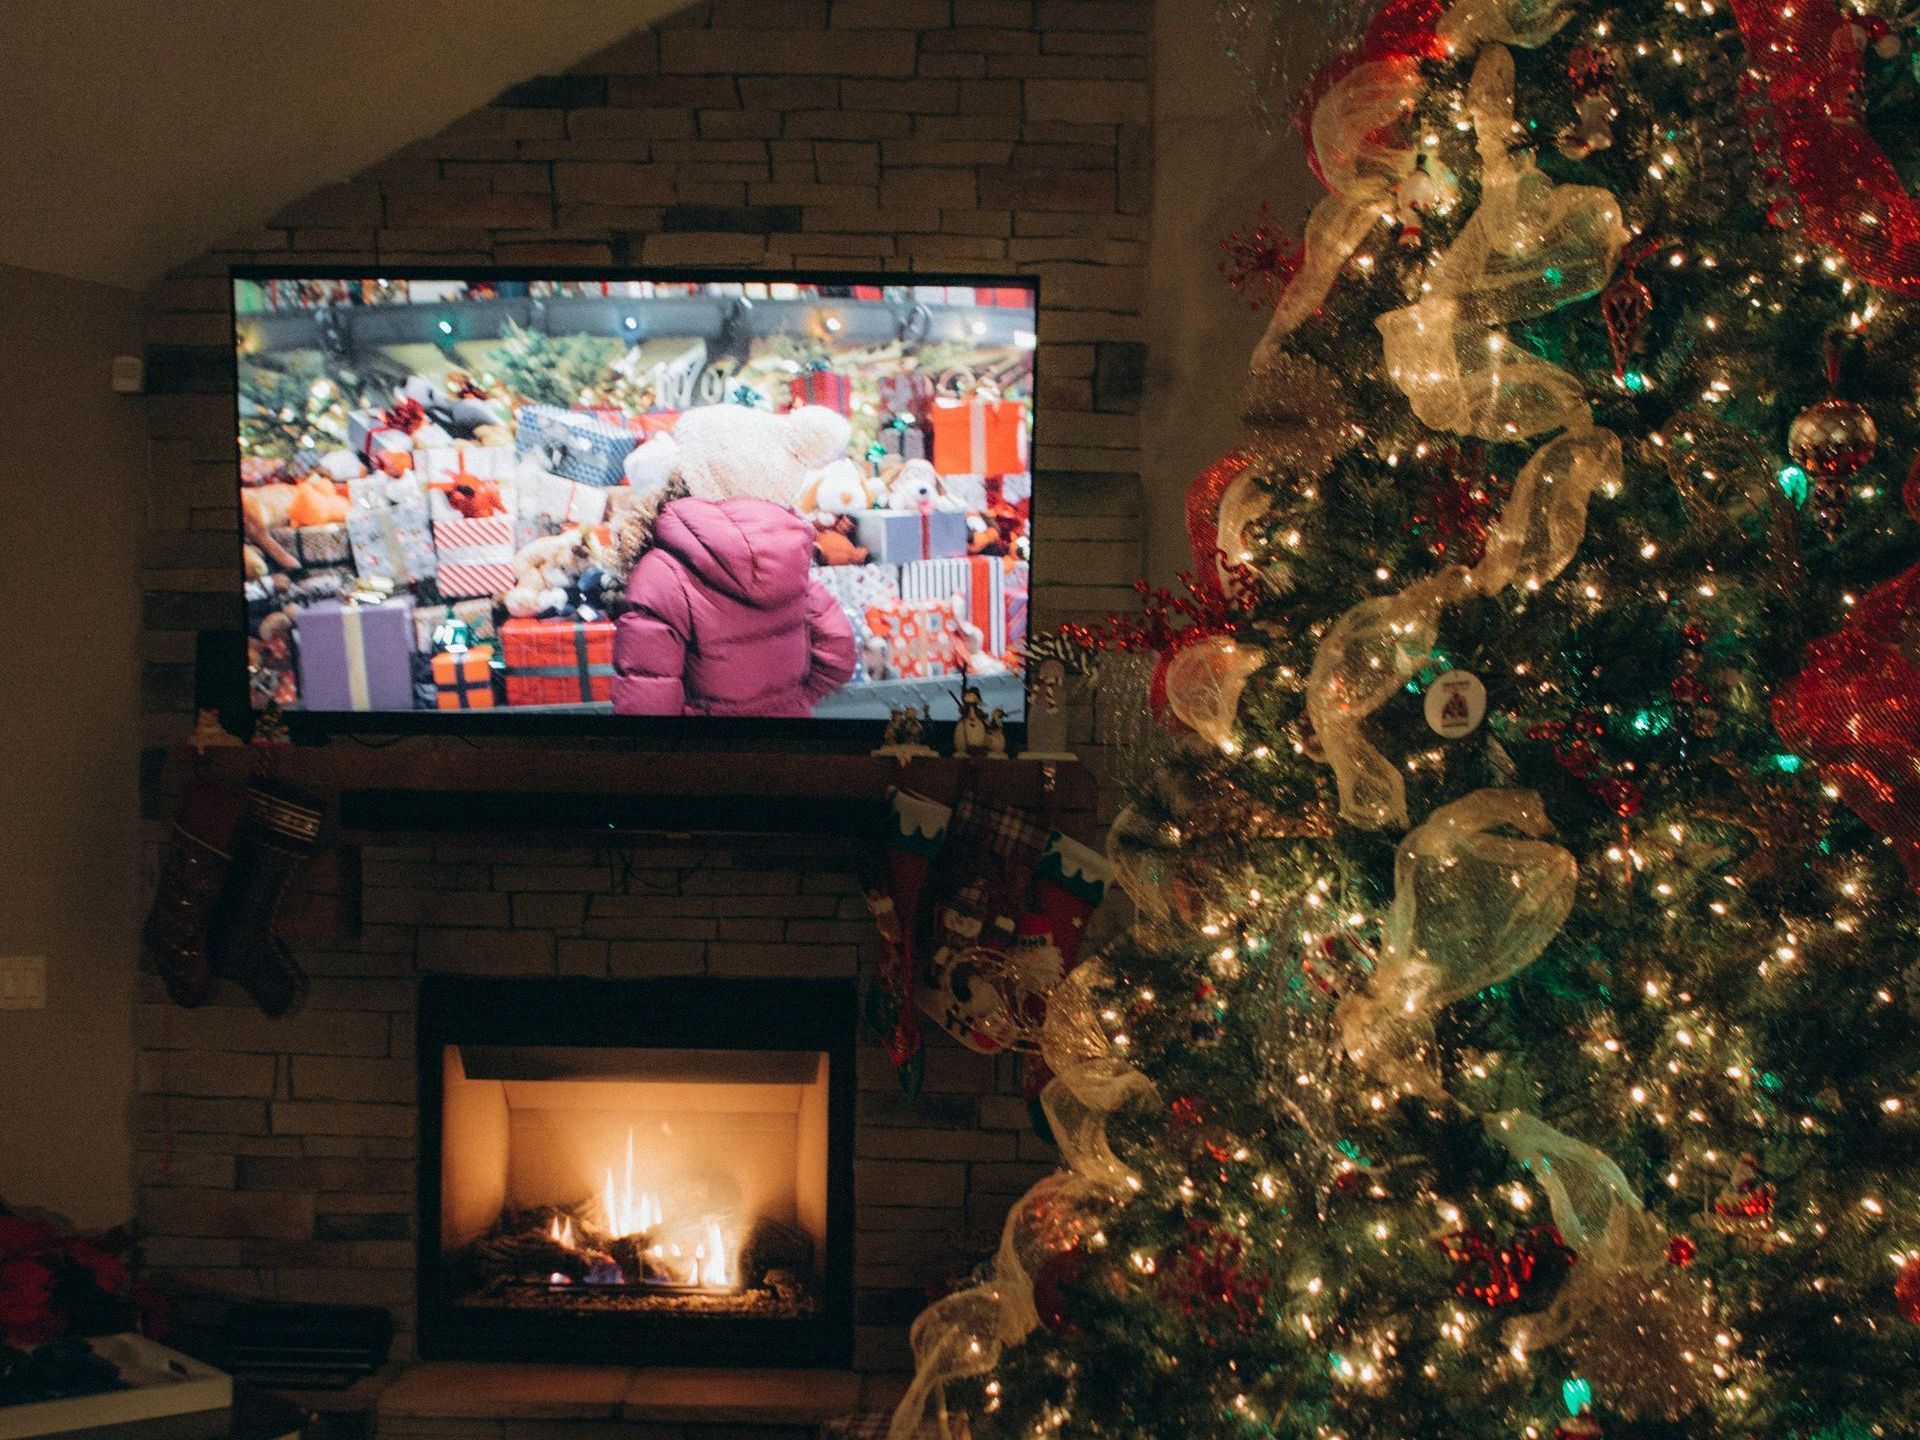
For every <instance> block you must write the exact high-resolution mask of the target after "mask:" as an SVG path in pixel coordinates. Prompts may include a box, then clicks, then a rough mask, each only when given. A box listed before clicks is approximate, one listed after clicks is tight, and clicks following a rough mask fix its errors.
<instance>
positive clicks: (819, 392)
mask: <svg viewBox="0 0 1920 1440" xmlns="http://www.w3.org/2000/svg"><path fill="white" fill-rule="evenodd" d="M787 393H788V396H789V398H791V399H792V401H793V403H794V404H795V405H824V406H826V407H827V409H829V410H837V411H839V412H840V413H841V414H842V415H850V414H852V413H853V382H852V381H851V380H849V379H848V378H847V377H846V376H845V375H842V374H841V373H840V372H839V371H837V370H835V369H833V368H832V367H831V366H830V365H828V364H827V362H826V361H824V360H810V361H808V362H807V364H806V365H804V366H803V367H801V370H800V373H799V374H798V375H796V376H794V377H793V379H791V380H790V381H788V382H787Z"/></svg>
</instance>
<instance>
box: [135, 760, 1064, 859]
mask: <svg viewBox="0 0 1920 1440" xmlns="http://www.w3.org/2000/svg"><path fill="white" fill-rule="evenodd" d="M195 774H199V775H204V776H206V777H207V778H209V779H212V780H214V781H216V782H225V783H230V784H240V783H242V782H244V781H245V780H246V779H247V777H249V776H251V775H255V774H259V775H263V776H267V777H271V778H274V779H278V780H281V781H284V782H285V783H287V784H290V785H294V786H297V787H299V788H300V789H303V790H306V791H308V792H309V793H311V794H313V795H315V796H316V797H318V798H319V799H321V800H323V801H325V802H328V803H329V805H330V806H336V805H340V804H341V802H343V801H346V800H351V799H352V797H355V796H369V795H376V794H377V795H388V796H406V797H417V798H418V800H419V801H420V803H421V806H422V810H423V813H427V812H431V810H432V808H433V805H434V802H435V801H436V800H445V799H448V798H449V797H457V796H462V795H466V796H473V795H487V796H502V797H512V796H525V797H533V796H539V797H548V798H552V797H577V799H578V800H579V802H580V813H581V814H582V823H581V825H580V833H581V834H592V835H594V836H598V837H604V836H605V835H606V834H607V830H608V826H607V825H606V823H605V822H604V821H603V820H599V819H597V818H594V817H593V811H592V804H591V802H593V801H595V800H602V799H606V798H609V797H627V798H635V799H647V800H654V801H658V802H661V804H660V806H659V814H660V815H661V816H663V817H665V819H666V821H667V822H668V823H662V824H659V825H646V826H642V827H638V828H640V829H642V830H644V831H647V832H654V833H658V832H662V831H665V832H673V833H701V832H703V831H708V830H712V829H714V828H715V826H714V825H713V824H712V823H711V820H710V812H711V811H712V809H713V807H712V806H711V805H710V804H709V803H708V802H714V801H728V800H748V801H766V802H769V803H770V804H773V803H777V802H783V801H786V802H818V803H821V804H830V803H832V802H834V801H870V802H875V803H881V802H884V801H885V799H886V795H887V791H888V789H889V788H890V787H892V786H895V785H899V786H902V787H904V788H906V789H909V790H916V791H918V792H920V793H921V794H923V795H929V796H932V797H933V798H935V799H938V800H947V801H950V800H952V799H953V798H954V797H955V796H957V795H959V794H960V793H961V792H962V790H965V789H971V790H973V791H974V793H976V794H978V795H980V796H982V797H983V798H987V799H992V800H997V801H1000V802H1002V803H1005V804H1010V805H1017V806H1021V807H1024V808H1028V809H1031V810H1033V811H1035V812H1036V814H1037V815H1038V816H1040V817H1042V818H1045V819H1046V820H1047V822H1048V823H1050V824H1051V825H1052V826H1053V827H1054V828H1056V829H1061V830H1066V831H1068V832H1069V833H1075V834H1078V835H1079V836H1080V838H1083V839H1084V838H1088V836H1087V834H1086V831H1087V829H1088V827H1089V826H1090V825H1091V823H1092V819H1093V813H1094V807H1095V804H1096V795H1095V785H1094V781H1093V777H1092V776H1091V775H1089V774H1088V773H1087V770H1086V767H1085V766H1082V765H1079V764H1075V763H1071V762H1069V763H1066V764H1051V763H1042V762H1039V761H1033V760H953V759H947V758H919V759H914V760H909V761H908V762H906V763H905V764H902V763H900V762H899V761H897V760H893V759H889V758H888V757H886V756H878V755H846V754H834V753H825V754H809V753H805V752H793V753H786V754H749V753H742V752H738V751H721V750H684V751H666V750H651V751H642V750H628V749H616V748H612V747H604V748H602V747H593V746H586V745H579V744H574V745H564V746H559V745H544V744H537V743H535V744H527V743H520V744H513V745H506V744H497V745H471V744H448V743H446V742H444V741H436V740H424V739H422V740H398V741H393V742H390V743H386V744H379V745H370V744H359V743H355V742H352V741H345V740H343V741H336V742H334V743H333V744H330V745H319V746H299V745H288V746H279V747H274V748H267V749H252V748H243V747H237V746H236V747H232V748H226V749H213V750H208V751H205V752H204V753H201V754H197V755H196V754H195V753H194V752H193V751H191V750H189V749H187V748H185V747H184V746H182V747H177V748H175V749H174V750H173V751H172V752H171V753H170V754H169V756H168V783H167V790H168V792H169V793H170V794H174V793H178V790H179V788H180V787H181V786H182V785H183V784H184V783H185V781H186V780H187V778H188V777H189V776H192V775H195ZM367 808H368V807H364V806H359V807H356V806H354V805H351V804H348V805H345V806H344V809H345V812H346V813H345V815H344V817H343V819H342V822H341V824H340V826H339V829H338V831H337V834H338V838H339V839H341V840H343V841H348V842H354V841H360V840H365V839H368V838H371V836H372V835H373V834H375V833H378V834H379V835H381V836H383V837H385V836H391V835H394V834H396V833H406V832H407V831H409V830H410V829H411V828H412V827H409V826H406V825H404V824H402V825H393V824H386V823H381V824H378V825H374V824H372V823H369V822H365V821H361V822H356V821H355V820H354V818H353V813H354V811H355V810H356V809H360V810H362V812H363V813H364V812H365V810H366V809H367ZM453 828H456V827H453V826H449V825H448V824H445V823H431V824H425V825H422V826H421V827H420V829H422V830H430V831H436V832H439V833H443V834H444V833H447V832H448V831H449V830H450V829H453ZM516 828H517V827H516ZM562 828H563V829H564V828H565V827H564V826H563V827H562ZM729 828H731V827H729ZM540 832H541V833H543V834H552V833H554V826H553V825H551V824H546V825H542V826H541V827H540ZM574 838H575V839H576V840H577V839H578V838H579V836H578V835H576V836H575V837H574Z"/></svg>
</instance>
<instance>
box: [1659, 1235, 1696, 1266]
mask: <svg viewBox="0 0 1920 1440" xmlns="http://www.w3.org/2000/svg"><path fill="white" fill-rule="evenodd" d="M1699 1253H1700V1247H1699V1246H1698V1245H1696V1244H1694V1243H1693V1241H1691V1240H1689V1239H1688V1238H1687V1237H1686V1236H1684V1235H1675V1236H1674V1237H1673V1238H1672V1239H1670V1240H1668V1241H1667V1263H1668V1264H1669V1265H1673V1266H1677V1267H1678V1268H1680V1269H1682V1270H1684V1269H1686V1268H1687V1266H1689V1265H1691V1264H1692V1263H1693V1257H1694V1256H1696V1255H1698V1254H1699Z"/></svg>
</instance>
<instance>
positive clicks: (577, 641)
mask: <svg viewBox="0 0 1920 1440" xmlns="http://www.w3.org/2000/svg"><path fill="white" fill-rule="evenodd" d="M500 649H501V653H502V654H503V655H504V656H505V657H506V679H507V704H509V705H579V704H583V703H585V702H587V701H589V700H602V701H608V700H612V699H613V622H612V621H611V620H508V621H507V622H505V623H504V624H503V625H501V627H500Z"/></svg>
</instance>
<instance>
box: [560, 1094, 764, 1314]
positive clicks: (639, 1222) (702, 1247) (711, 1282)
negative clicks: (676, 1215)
mask: <svg viewBox="0 0 1920 1440" xmlns="http://www.w3.org/2000/svg"><path fill="white" fill-rule="evenodd" d="M641 1183H642V1182H641V1180H640V1178H639V1176H638V1174H637V1169H636V1164H635V1160H634V1146H633V1127H632V1126H628V1127H627V1153H626V1161H625V1164H624V1166H623V1167H622V1168H621V1169H620V1170H619V1171H618V1173H616V1172H615V1170H614V1167H612V1166H607V1167H606V1169H605V1171H604V1172H603V1174H602V1178H601V1187H600V1224H599V1227H598V1228H599V1231H600V1234H601V1236H602V1237H603V1238H604V1239H605V1240H606V1241H608V1242H611V1241H614V1240H622V1239H626V1238H627V1237H629V1236H637V1237H639V1238H640V1240H641V1241H642V1242H643V1244H644V1245H645V1250H644V1252H643V1253H644V1254H645V1256H646V1258H647V1259H648V1260H649V1261H651V1262H653V1264H652V1265H651V1266H650V1267H649V1269H650V1270H652V1271H653V1272H654V1273H653V1274H652V1275H650V1276H649V1280H648V1283H670V1284H678V1285H695V1286H698V1287H700V1288H702V1289H709V1290H731V1289H733V1288H734V1287H735V1286H736V1285H737V1284H738V1283H739V1282H738V1276H737V1275H736V1274H735V1268H736V1267H735V1263H734V1256H733V1253H732V1246H731V1243H730V1241H729V1239H728V1236H727V1233H726V1231H725V1230H724V1229H722V1227H721V1224H720V1222H719V1221H718V1220H716V1219H714V1218H712V1217H708V1218H707V1219H706V1220H705V1221H704V1222H703V1224H702V1228H703V1229H704V1234H705V1238H704V1239H701V1240H700V1241H698V1242H697V1243H695V1244H694V1246H693V1254H692V1255H691V1256H689V1255H688V1254H687V1252H686V1247H685V1246H683V1245H681V1244H680V1243H678V1242H677V1241H675V1240H673V1239H671V1238H666V1237H663V1236H662V1231H663V1230H664V1229H665V1226H666V1211H665V1210H664V1209H663V1208H662V1206H661V1204H660V1197H659V1196H658V1195H656V1194H655V1193H654V1192H652V1191H650V1190H644V1189H642V1188H641ZM547 1233H548V1235H549V1237H550V1238H551V1239H553V1240H554V1241H556V1242H558V1243H559V1244H561V1245H564V1246H566V1247H567V1248H568V1249H570V1250H571V1249H576V1248H579V1243H578V1242H577V1241H576V1239H575V1236H574V1229H573V1221H572V1219H571V1218H567V1219H566V1220H564V1221H563V1220H562V1219H560V1218H559V1217H555V1219H554V1220H553V1221H552V1223H551V1224H550V1226H549V1227H548V1231H547ZM680 1233H681V1234H682V1236H683V1238H690V1237H686V1236H685V1232H684V1230H683V1231H681V1232H680ZM635 1278H638V1277H629V1283H631V1280H632V1279H635ZM589 1283H591V1277H589Z"/></svg>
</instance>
